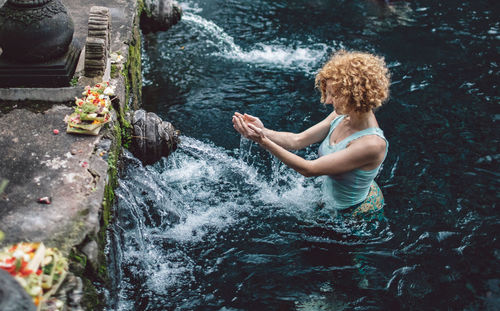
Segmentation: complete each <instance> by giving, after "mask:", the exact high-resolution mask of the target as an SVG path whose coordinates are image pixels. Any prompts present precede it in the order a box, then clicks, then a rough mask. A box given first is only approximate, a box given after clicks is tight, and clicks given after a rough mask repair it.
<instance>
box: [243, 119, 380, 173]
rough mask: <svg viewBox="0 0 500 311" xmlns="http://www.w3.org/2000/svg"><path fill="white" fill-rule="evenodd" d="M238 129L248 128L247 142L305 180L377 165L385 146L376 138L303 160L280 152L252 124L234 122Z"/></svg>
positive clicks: (291, 154) (285, 151)
mask: <svg viewBox="0 0 500 311" xmlns="http://www.w3.org/2000/svg"><path fill="white" fill-rule="evenodd" d="M236 122H237V126H240V127H243V128H245V127H246V128H247V131H248V132H249V136H248V138H249V139H251V140H253V141H255V142H257V143H259V145H261V146H262V147H263V148H264V149H266V150H268V151H269V152H271V153H272V154H273V155H274V156H276V157H277V158H278V159H280V160H281V161H282V162H283V163H285V164H286V165H287V166H289V167H291V168H292V169H294V170H295V171H297V172H298V173H300V174H302V175H304V176H306V177H311V176H320V175H337V174H342V173H345V172H348V171H352V170H353V169H356V168H360V167H363V166H366V165H368V164H372V163H374V162H377V161H378V162H380V161H382V159H383V155H384V152H385V142H384V141H383V140H380V139H377V137H370V136H366V137H362V138H360V139H358V140H357V141H356V142H353V143H351V144H350V145H349V147H347V148H346V149H343V150H340V151H338V152H334V153H331V154H328V155H326V156H323V157H320V158H318V159H316V160H311V161H309V160H305V159H303V158H301V157H299V156H297V155H296V154H293V153H291V152H290V151H288V150H286V149H284V148H282V147H281V146H279V145H278V144H276V143H275V142H273V141H272V140H270V139H269V138H267V137H266V136H265V134H264V132H263V131H262V130H261V129H259V128H257V127H255V126H254V125H253V124H248V125H247V124H245V123H244V122H242V121H241V120H237V121H236Z"/></svg>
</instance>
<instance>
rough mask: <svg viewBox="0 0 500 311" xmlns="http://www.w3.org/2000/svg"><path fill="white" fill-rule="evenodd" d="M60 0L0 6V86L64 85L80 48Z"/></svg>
mask: <svg viewBox="0 0 500 311" xmlns="http://www.w3.org/2000/svg"><path fill="white" fill-rule="evenodd" d="M73 32H74V25H73V20H72V18H71V16H70V14H69V13H68V11H67V10H66V8H65V7H64V5H63V4H62V2H61V1H60V0H7V2H6V3H5V5H4V6H3V7H2V8H0V48H1V49H2V54H1V55H0V87H6V86H65V84H69V80H71V78H72V76H73V74H74V71H75V68H76V62H77V61H78V57H79V55H80V51H81V48H80V46H79V44H78V42H76V41H75V40H74V38H73Z"/></svg>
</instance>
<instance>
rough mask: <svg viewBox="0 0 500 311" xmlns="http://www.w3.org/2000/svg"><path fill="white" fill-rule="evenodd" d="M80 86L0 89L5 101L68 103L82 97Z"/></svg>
mask: <svg viewBox="0 0 500 311" xmlns="http://www.w3.org/2000/svg"><path fill="white" fill-rule="evenodd" d="M81 93H82V88H81V87H80V86H71V87H59V88H49V89H47V88H29V89H28V88H0V99H2V100H5V101H23V100H37V101H44V102H54V103H60V102H66V101H70V100H74V99H75V97H79V96H81Z"/></svg>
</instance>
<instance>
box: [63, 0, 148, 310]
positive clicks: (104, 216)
mask: <svg viewBox="0 0 500 311" xmlns="http://www.w3.org/2000/svg"><path fill="white" fill-rule="evenodd" d="M132 3H133V5H134V6H135V7H134V8H133V12H135V13H134V16H133V26H132V29H131V37H130V39H129V40H126V41H125V42H120V43H118V44H119V46H114V47H112V49H113V50H115V51H119V53H120V54H121V55H122V56H123V57H124V59H125V60H126V61H125V63H124V64H122V65H116V64H110V65H109V66H108V68H107V69H109V71H108V70H107V71H108V72H109V74H110V78H111V79H110V80H111V81H112V83H113V84H114V85H115V86H116V91H115V94H116V98H117V101H116V103H115V105H114V108H115V111H116V117H117V122H115V123H114V125H112V127H111V128H110V129H108V131H107V132H108V133H107V134H106V135H107V136H108V138H110V139H111V141H112V144H111V147H110V150H109V151H108V161H107V165H108V171H107V172H108V173H107V176H106V181H105V188H104V197H103V201H102V211H101V215H100V230H99V231H98V232H97V233H95V234H93V233H92V232H88V234H87V236H86V237H85V239H84V240H83V241H82V243H81V244H80V245H78V246H75V247H73V249H72V251H71V253H70V262H71V268H72V271H73V273H75V274H76V275H77V276H79V277H80V278H81V279H82V281H83V285H84V295H83V299H82V306H83V308H84V309H85V310H100V309H103V308H104V307H105V302H104V299H105V294H104V293H103V290H102V287H105V288H106V289H109V288H110V281H109V275H108V272H107V258H106V254H105V248H106V243H107V228H108V225H109V222H110V221H111V215H112V206H113V204H114V200H115V194H114V189H115V188H116V186H117V185H118V170H119V168H118V167H119V165H120V164H119V158H120V156H121V150H122V147H125V148H128V145H129V144H130V141H131V130H132V126H131V124H130V119H131V116H130V113H129V110H130V109H137V108H138V107H140V102H141V90H142V70H141V30H140V16H141V13H142V10H143V9H144V4H143V2H142V0H136V1H132ZM86 82H87V81H85V80H81V81H78V84H79V85H80V89H81V85H83V84H85V83H86ZM91 243H96V244H97V250H98V254H97V258H91V257H90V256H89V254H87V253H86V252H85V248H86V246H87V245H89V244H91Z"/></svg>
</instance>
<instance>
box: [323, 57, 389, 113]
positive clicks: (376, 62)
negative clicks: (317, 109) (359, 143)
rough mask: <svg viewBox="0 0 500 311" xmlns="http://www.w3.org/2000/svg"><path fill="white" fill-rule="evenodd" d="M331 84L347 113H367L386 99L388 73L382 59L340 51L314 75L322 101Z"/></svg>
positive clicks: (387, 93)
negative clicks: (343, 100) (327, 87)
mask: <svg viewBox="0 0 500 311" xmlns="http://www.w3.org/2000/svg"><path fill="white" fill-rule="evenodd" d="M327 82H328V83H332V84H333V89H334V90H335V92H336V93H337V94H336V95H337V96H340V97H343V98H344V99H345V100H346V102H347V104H346V107H345V108H347V110H350V111H355V112H368V111H370V110H372V109H374V108H377V107H380V106H381V105H382V104H383V102H384V101H385V100H386V99H387V98H388V97H389V84H390V73H389V70H388V69H387V67H386V65H385V61H384V59H383V58H382V57H378V56H375V55H372V54H369V53H363V52H348V51H345V50H340V51H338V52H336V53H335V54H333V55H332V57H331V58H330V60H328V62H326V64H325V65H324V66H323V68H321V70H320V71H319V73H318V74H317V75H316V81H315V86H316V87H317V88H319V89H320V91H321V102H322V103H324V102H325V100H326V86H327Z"/></svg>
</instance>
